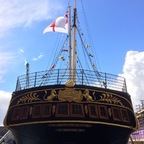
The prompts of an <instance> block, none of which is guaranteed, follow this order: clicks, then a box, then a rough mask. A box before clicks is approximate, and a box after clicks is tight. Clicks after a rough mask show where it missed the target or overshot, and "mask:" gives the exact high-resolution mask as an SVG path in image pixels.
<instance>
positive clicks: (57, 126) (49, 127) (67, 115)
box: [4, 85, 137, 144]
mask: <svg viewBox="0 0 144 144" xmlns="http://www.w3.org/2000/svg"><path fill="white" fill-rule="evenodd" d="M4 124H5V126H6V127H7V128H9V129H10V130H11V131H12V133H13V135H14V137H15V140H16V142H17V144H39V143H41V144H67V143H68V144H86V143H89V144H92V143H93V142H95V143H97V144H106V143H107V144H127V141H128V139H129V136H130V134H131V133H132V132H133V131H134V130H135V129H136V128H137V122H136V119H135V115H134V113H133V108H132V104H131V101H130V96H129V94H128V93H126V92H119V91H115V90H108V89H105V88H96V87H93V86H82V85H75V86H74V87H67V86H65V85H55V86H43V87H37V88H29V89H26V90H20V91H16V92H14V93H13V96H12V100H11V102H10V106H9V109H8V112H7V115H6V117H5V120H4Z"/></svg>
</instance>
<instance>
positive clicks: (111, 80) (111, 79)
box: [16, 69, 127, 92]
mask: <svg viewBox="0 0 144 144" xmlns="http://www.w3.org/2000/svg"><path fill="white" fill-rule="evenodd" d="M71 77H73V76H71ZM69 79H70V73H69V70H65V69H55V70H46V71H40V72H34V73H28V74H25V75H21V76H19V77H18V79H17V84H16V91H19V90H23V89H28V88H34V87H40V86H47V85H64V84H65V83H66V82H67V81H68V80H69ZM75 84H76V85H85V86H94V87H101V88H106V89H112V90H117V91H123V92H127V88H126V81H125V78H123V77H121V76H118V75H113V74H108V73H103V72H98V71H91V70H83V69H78V70H76V74H75Z"/></svg>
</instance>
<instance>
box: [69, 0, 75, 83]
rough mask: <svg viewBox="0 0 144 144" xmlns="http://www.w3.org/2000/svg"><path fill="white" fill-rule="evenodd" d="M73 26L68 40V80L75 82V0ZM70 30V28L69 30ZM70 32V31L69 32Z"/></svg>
mask: <svg viewBox="0 0 144 144" xmlns="http://www.w3.org/2000/svg"><path fill="white" fill-rule="evenodd" d="M73 12H74V13H73V17H74V20H73V26H72V36H73V37H72V38H71V36H70V39H72V42H71V40H70V41H69V42H70V43H72V44H71V46H70V80H72V81H73V82H75V78H76V0H74V10H73ZM70 31H71V30H70ZM69 34H71V33H69Z"/></svg>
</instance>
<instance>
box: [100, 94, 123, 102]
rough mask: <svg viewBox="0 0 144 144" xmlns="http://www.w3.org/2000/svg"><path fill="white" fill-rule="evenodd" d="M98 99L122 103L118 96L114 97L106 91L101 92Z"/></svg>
mask: <svg viewBox="0 0 144 144" xmlns="http://www.w3.org/2000/svg"><path fill="white" fill-rule="evenodd" d="M100 98H101V99H100V100H99V101H103V102H107V103H110V104H112V103H113V104H117V105H123V104H122V102H121V100H119V99H118V98H116V97H114V96H113V95H112V94H108V93H103V94H102V95H101V96H100Z"/></svg>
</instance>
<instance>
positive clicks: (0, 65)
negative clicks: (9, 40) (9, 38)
mask: <svg viewBox="0 0 144 144" xmlns="http://www.w3.org/2000/svg"><path fill="white" fill-rule="evenodd" d="M14 59H15V55H14V54H13V53H10V52H1V51H0V82H3V76H4V75H5V74H6V73H7V70H8V68H10V66H11V65H12V64H13V63H14Z"/></svg>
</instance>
